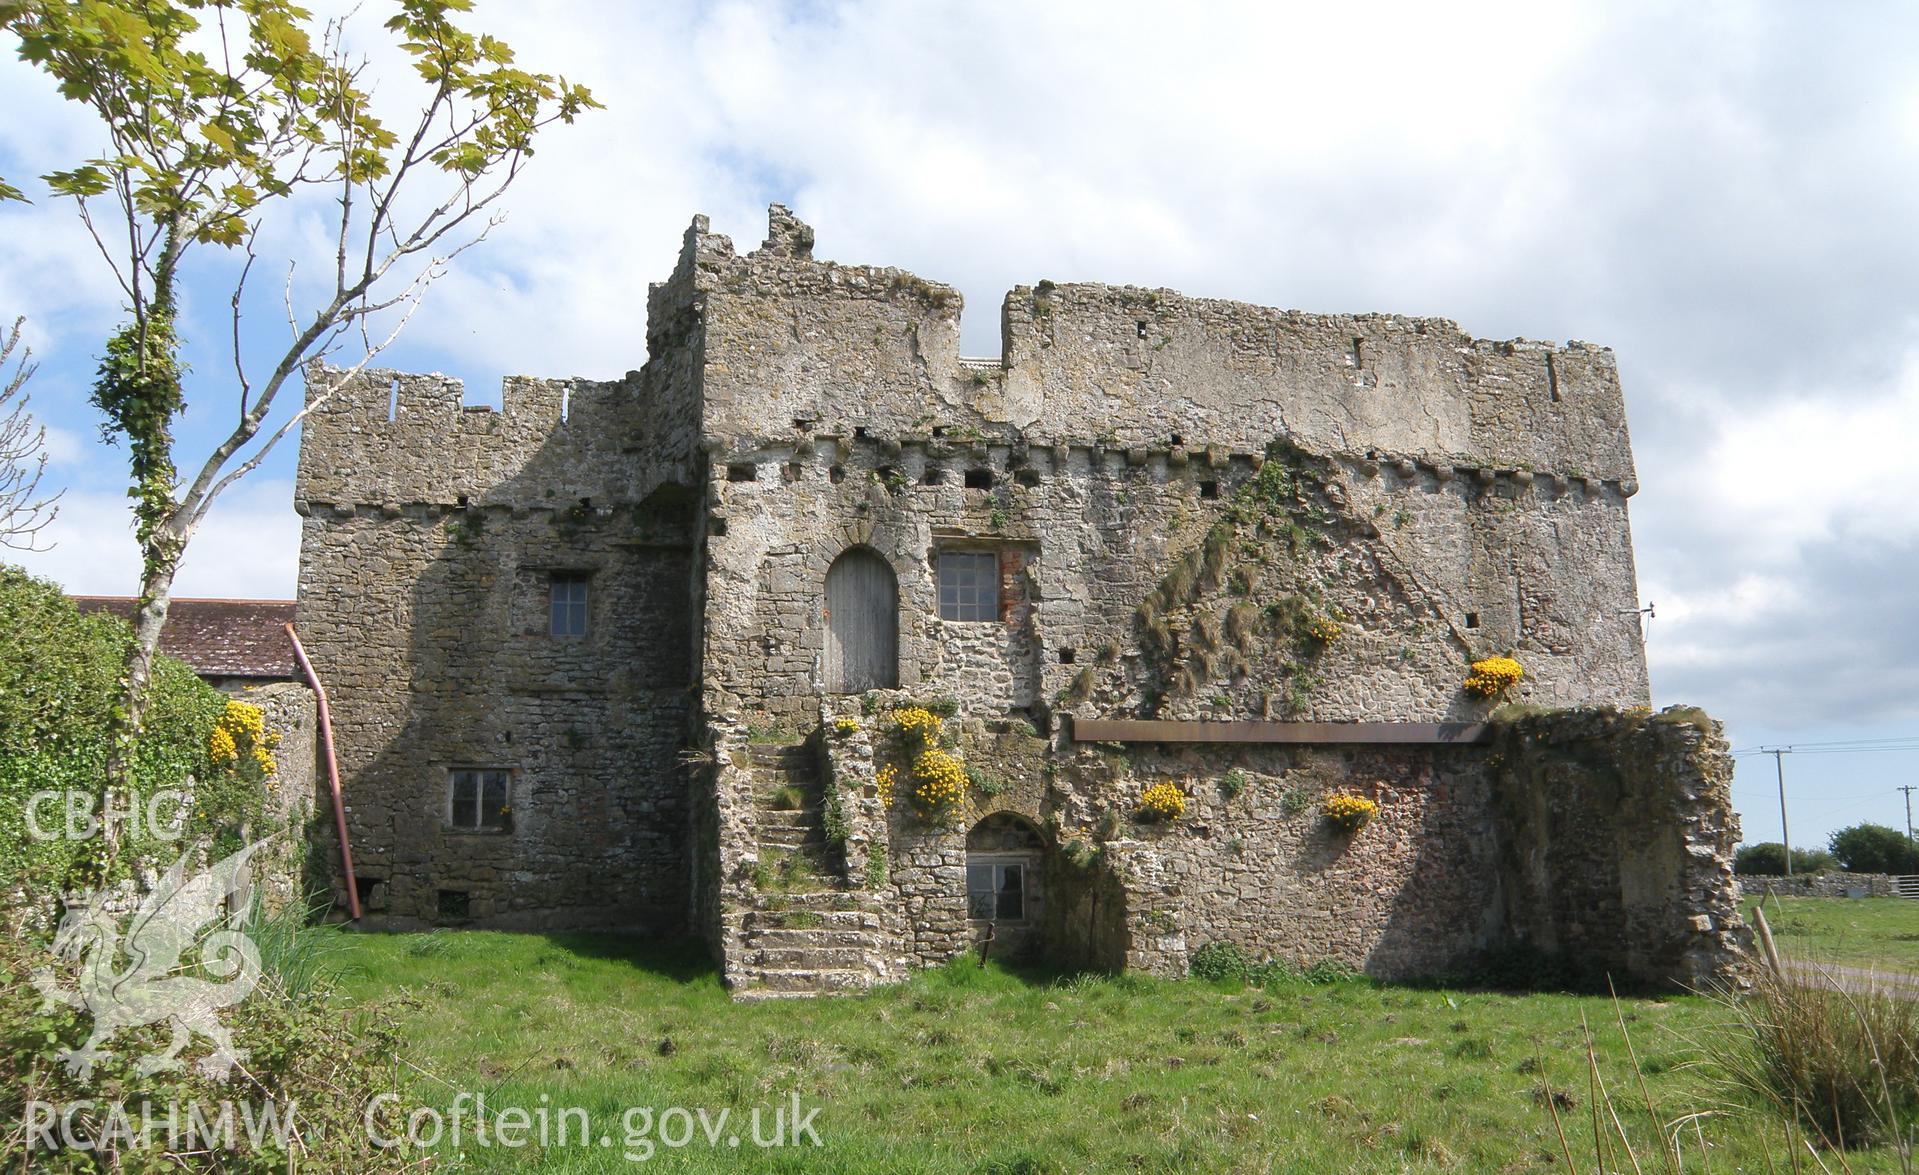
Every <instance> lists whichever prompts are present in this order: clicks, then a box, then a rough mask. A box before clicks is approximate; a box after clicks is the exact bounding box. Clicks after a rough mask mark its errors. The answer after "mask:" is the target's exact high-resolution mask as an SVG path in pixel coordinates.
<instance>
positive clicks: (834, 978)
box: [748, 967, 874, 993]
mask: <svg viewBox="0 0 1919 1175" xmlns="http://www.w3.org/2000/svg"><path fill="white" fill-rule="evenodd" d="M873 983H874V975H873V973H872V972H870V971H868V970H866V969H865V968H857V969H855V968H850V967H847V968H838V967H835V968H820V969H812V968H795V969H791V970H788V969H785V968H776V967H768V968H765V969H763V970H760V971H759V972H758V973H757V974H754V975H752V977H751V979H750V980H749V982H748V986H749V987H757V988H760V989H763V990H766V991H787V992H812V993H819V992H829V991H858V990H860V989H862V988H867V987H871V986H873Z"/></svg>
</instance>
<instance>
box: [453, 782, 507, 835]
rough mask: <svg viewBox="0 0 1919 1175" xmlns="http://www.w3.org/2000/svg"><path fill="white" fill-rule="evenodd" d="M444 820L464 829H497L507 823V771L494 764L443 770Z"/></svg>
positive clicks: (474, 830)
mask: <svg viewBox="0 0 1919 1175" xmlns="http://www.w3.org/2000/svg"><path fill="white" fill-rule="evenodd" d="M447 793H448V795H447V822H448V823H449V824H451V825H452V826H453V827H454V828H457V829H460V830H462V831H465V832H499V831H504V830H505V828H506V826H507V813H508V807H507V772H506V771H505V770H503V769H501V768H497V767H481V768H461V769H460V770H457V771H449V772H447Z"/></svg>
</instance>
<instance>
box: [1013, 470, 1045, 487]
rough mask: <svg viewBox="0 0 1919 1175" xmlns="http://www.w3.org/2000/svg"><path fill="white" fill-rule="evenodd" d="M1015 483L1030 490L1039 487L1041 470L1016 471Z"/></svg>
mask: <svg viewBox="0 0 1919 1175" xmlns="http://www.w3.org/2000/svg"><path fill="white" fill-rule="evenodd" d="M1013 481H1014V483H1015V484H1017V485H1023V486H1025V487H1026V488H1027V489H1029V490H1030V489H1032V488H1033V487H1034V486H1037V485H1038V484H1039V470H1037V469H1020V470H1016V471H1014V473H1013Z"/></svg>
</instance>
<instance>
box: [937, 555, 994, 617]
mask: <svg viewBox="0 0 1919 1175" xmlns="http://www.w3.org/2000/svg"><path fill="white" fill-rule="evenodd" d="M939 590H940V619H941V620H998V619H999V556H998V555H995V554H993V553H992V552H991V551H942V552H941V553H940V558H939Z"/></svg>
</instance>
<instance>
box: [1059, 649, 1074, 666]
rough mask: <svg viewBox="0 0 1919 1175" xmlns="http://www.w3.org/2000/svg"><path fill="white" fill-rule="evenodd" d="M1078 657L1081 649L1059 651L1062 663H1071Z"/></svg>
mask: <svg viewBox="0 0 1919 1175" xmlns="http://www.w3.org/2000/svg"><path fill="white" fill-rule="evenodd" d="M1078 657H1079V650H1077V649H1061V650H1060V651H1059V663H1060V664H1061V665H1071V664H1072V663H1073V662H1074V661H1075V660H1076V659H1077V658H1078Z"/></svg>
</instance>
